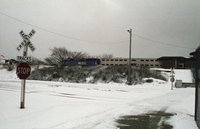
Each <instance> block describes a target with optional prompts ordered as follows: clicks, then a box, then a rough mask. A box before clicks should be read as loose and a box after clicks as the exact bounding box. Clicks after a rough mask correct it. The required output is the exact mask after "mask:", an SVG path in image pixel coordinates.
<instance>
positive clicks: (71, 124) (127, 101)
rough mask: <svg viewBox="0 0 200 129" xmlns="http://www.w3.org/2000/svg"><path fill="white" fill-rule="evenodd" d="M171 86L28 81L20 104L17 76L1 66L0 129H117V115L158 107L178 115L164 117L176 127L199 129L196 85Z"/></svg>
mask: <svg viewBox="0 0 200 129" xmlns="http://www.w3.org/2000/svg"><path fill="white" fill-rule="evenodd" d="M184 76H187V75H184ZM188 76H190V75H188ZM170 89H171V84H170V83H168V82H162V81H159V80H155V81H154V82H153V83H146V84H141V85H134V86H127V85H123V84H112V83H110V84H76V83H63V82H47V81H33V80H28V81H27V84H26V99H25V109H20V108H19V106H20V93H21V81H20V80H19V79H18V78H17V77H16V75H15V72H7V71H6V70H0V110H1V112H0V116H1V117H0V129H116V128H117V127H116V124H117V123H116V122H115V120H116V119H117V118H118V117H119V116H122V115H137V114H141V113H147V112H150V111H159V110H165V111H166V112H169V113H174V114H176V115H174V116H173V117H172V118H171V119H169V121H168V122H169V123H170V124H171V125H173V126H174V129H198V128H197V126H196V123H195V121H194V94H195V89H194V88H181V89H174V90H173V91H172V90H170Z"/></svg>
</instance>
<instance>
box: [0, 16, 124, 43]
mask: <svg viewBox="0 0 200 129" xmlns="http://www.w3.org/2000/svg"><path fill="white" fill-rule="evenodd" d="M0 14H1V15H3V16H6V17H8V18H10V19H12V20H15V21H17V22H20V23H23V24H25V25H28V26H32V27H35V28H38V29H39V30H42V31H45V32H48V33H51V34H54V35H57V36H60V37H63V38H66V39H72V40H77V41H80V42H85V43H89V44H99V45H101V44H122V43H124V42H127V41H126V40H124V41H116V42H114V41H113V42H99V41H89V40H83V39H79V38H76V37H71V36H67V35H64V34H61V33H57V32H53V31H51V30H48V29H45V28H42V27H40V26H37V25H33V24H30V23H28V22H25V21H23V20H20V19H18V18H15V17H13V16H10V15H7V14H5V13H2V12H0Z"/></svg>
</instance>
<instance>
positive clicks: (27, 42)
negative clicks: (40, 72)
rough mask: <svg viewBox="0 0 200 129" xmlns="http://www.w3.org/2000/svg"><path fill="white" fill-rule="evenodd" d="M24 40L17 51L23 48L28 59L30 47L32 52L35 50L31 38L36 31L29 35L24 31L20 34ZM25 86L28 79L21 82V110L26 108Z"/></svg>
mask: <svg viewBox="0 0 200 129" xmlns="http://www.w3.org/2000/svg"><path fill="white" fill-rule="evenodd" d="M19 34H20V35H21V37H22V39H23V41H22V43H21V44H20V45H19V46H18V47H17V50H18V51H20V50H21V48H22V47H24V51H23V56H24V57H27V53H28V47H29V48H30V49H31V51H34V50H35V47H34V46H33V45H32V43H31V41H30V38H31V37H32V36H33V35H34V34H35V30H32V31H31V32H30V33H29V34H28V35H26V34H25V33H24V32H23V30H22V31H20V33H19ZM25 85H26V79H22V81H21V101H20V108H21V109H24V108H25Z"/></svg>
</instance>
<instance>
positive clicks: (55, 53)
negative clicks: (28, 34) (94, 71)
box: [45, 47, 88, 67]
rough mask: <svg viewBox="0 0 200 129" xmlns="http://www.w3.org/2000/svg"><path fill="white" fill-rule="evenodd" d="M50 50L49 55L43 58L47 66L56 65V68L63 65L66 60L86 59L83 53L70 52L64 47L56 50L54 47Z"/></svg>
mask: <svg viewBox="0 0 200 129" xmlns="http://www.w3.org/2000/svg"><path fill="white" fill-rule="evenodd" d="M50 50H51V55H50V56H49V57H47V58H45V61H46V62H47V63H48V64H51V65H56V66H58V67H60V66H64V65H65V60H66V58H87V57H88V55H87V54H86V53H83V52H72V51H69V50H67V49H66V48H64V47H61V48H57V47H54V48H53V49H50Z"/></svg>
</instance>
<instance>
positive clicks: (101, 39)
mask: <svg viewBox="0 0 200 129" xmlns="http://www.w3.org/2000/svg"><path fill="white" fill-rule="evenodd" d="M130 28H132V29H133V37H132V57H135V58H136V57H160V56H186V57H187V56H189V53H190V52H192V51H194V50H195V48H196V47H197V46H198V45H199V44H200V0H0V55H4V56H5V57H6V58H16V56H19V55H22V51H23V50H21V51H20V52H18V51H17V49H16V48H17V46H18V45H19V44H20V43H21V42H22V38H21V36H20V35H19V32H20V31H21V30H23V31H24V32H25V33H27V34H28V33H29V32H30V31H31V30H32V29H34V30H35V31H36V33H35V35H34V36H33V37H32V38H31V41H32V43H33V45H34V46H35V48H36V50H35V51H34V52H31V51H30V50H29V52H28V55H31V56H35V57H38V58H44V57H47V56H48V55H49V54H50V51H49V50H50V49H51V48H53V47H65V48H67V49H69V50H72V51H83V52H86V53H88V54H90V55H95V56H97V55H102V54H113V55H114V56H115V57H128V50H129V48H128V47H129V33H128V32H127V30H128V29H130Z"/></svg>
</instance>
